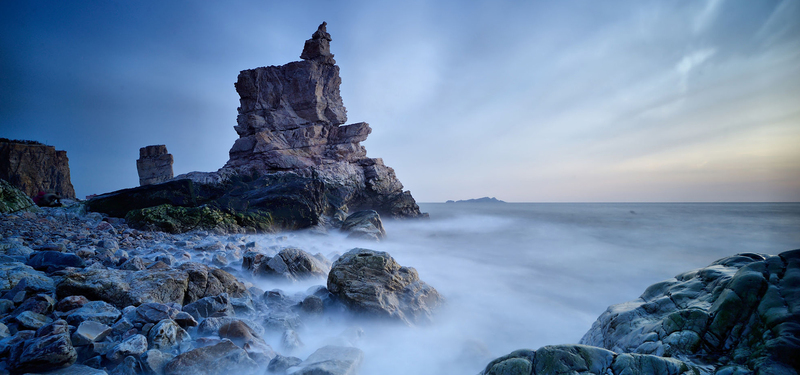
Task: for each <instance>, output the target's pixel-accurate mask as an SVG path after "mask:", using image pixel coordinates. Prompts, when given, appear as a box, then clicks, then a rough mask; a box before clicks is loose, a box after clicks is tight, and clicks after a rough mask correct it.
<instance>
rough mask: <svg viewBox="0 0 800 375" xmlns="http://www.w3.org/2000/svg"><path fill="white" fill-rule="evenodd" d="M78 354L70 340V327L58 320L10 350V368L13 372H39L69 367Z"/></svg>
mask: <svg viewBox="0 0 800 375" xmlns="http://www.w3.org/2000/svg"><path fill="white" fill-rule="evenodd" d="M77 358H78V354H77V352H76V351H75V348H74V347H73V346H72V342H71V341H70V338H69V325H67V322H65V321H63V320H57V321H55V322H52V323H50V324H48V325H45V326H43V327H41V328H39V330H37V331H36V335H35V336H34V337H32V338H30V339H27V340H25V341H22V342H19V343H17V344H16V345H14V346H13V347H12V348H11V349H10V353H9V358H8V366H9V368H10V369H11V371H12V372H15V373H25V372H39V371H47V370H53V369H58V368H61V367H67V366H70V365H72V364H73V363H75V361H76V360H77Z"/></svg>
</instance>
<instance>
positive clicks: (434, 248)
mask: <svg viewBox="0 0 800 375" xmlns="http://www.w3.org/2000/svg"><path fill="white" fill-rule="evenodd" d="M420 207H421V209H422V210H423V211H424V212H428V213H430V216H431V217H430V219H429V220H400V221H392V220H385V221H384V225H385V227H386V231H387V234H388V238H387V239H386V240H384V241H382V242H380V243H376V242H364V241H355V240H349V239H346V238H345V237H344V235H341V234H339V233H331V234H329V235H327V236H320V235H318V234H317V235H314V234H308V233H302V232H299V233H289V234H279V235H265V236H259V237H257V241H259V242H260V243H261V245H262V246H263V247H264V248H270V247H271V248H279V247H286V246H296V247H299V248H302V249H304V250H306V251H309V252H311V253H317V252H321V253H322V254H324V255H326V256H329V257H330V256H333V254H336V253H339V254H341V253H343V252H345V251H347V250H349V249H351V248H354V247H366V248H370V249H374V250H380V251H387V252H389V253H390V254H391V255H392V256H393V257H394V258H395V259H396V260H397V261H398V262H399V263H400V264H401V265H403V266H409V267H414V268H416V269H417V271H418V272H419V275H420V278H421V279H422V280H424V281H425V282H427V283H428V284H430V285H432V286H433V287H435V288H436V289H437V290H438V291H439V292H440V293H441V294H442V295H443V296H444V297H445V298H446V299H447V304H446V306H445V307H443V308H441V309H440V310H438V312H437V314H436V316H435V321H434V322H433V323H432V324H430V325H425V326H418V327H406V326H402V325H397V324H376V323H370V322H365V321H362V320H354V319H350V318H347V317H342V318H337V317H336V316H333V317H332V318H331V317H329V318H326V319H323V320H320V321H316V322H309V323H308V324H307V325H306V326H305V327H304V328H303V329H302V330H301V331H300V332H299V333H300V336H301V339H302V340H303V341H304V342H305V344H306V346H305V347H304V348H303V349H301V350H299V351H298V352H295V353H292V355H295V356H297V357H300V358H305V357H306V356H307V355H309V354H310V353H311V352H313V351H314V350H316V349H317V348H319V347H321V346H323V345H325V344H326V343H331V342H335V340H336V339H335V337H336V336H337V335H339V334H340V333H341V332H342V331H345V330H346V329H347V328H348V327H351V326H353V325H357V326H360V327H361V328H362V329H363V332H364V334H363V337H361V339H360V340H359V341H358V342H357V345H356V346H358V347H359V348H361V349H362V350H363V351H364V353H365V360H364V364H363V366H362V368H361V372H360V373H361V374H362V375H374V374H475V373H477V372H478V371H480V370H481V369H482V368H483V366H485V365H486V363H487V362H488V361H489V360H491V359H493V358H495V357H498V356H501V355H504V354H507V353H509V352H511V351H513V350H516V349H521V348H528V349H537V348H539V347H541V346H544V345H551V344H569V343H577V342H578V341H579V340H580V338H581V337H582V336H583V334H584V333H585V332H586V331H587V330H588V329H589V328H590V326H591V324H592V323H593V322H594V320H595V319H596V318H597V317H598V316H599V315H600V314H601V313H602V312H603V311H604V310H605V309H606V308H607V307H608V306H609V305H611V304H616V303H621V302H625V301H629V300H633V299H635V298H637V297H638V296H639V295H640V294H641V293H642V292H643V291H644V290H645V288H647V286H649V285H651V284H653V283H656V282H658V281H661V280H664V279H667V278H670V277H672V276H674V275H676V274H678V273H681V272H684V271H688V270H691V269H695V268H700V267H704V266H707V265H708V264H710V263H711V262H713V261H715V260H717V259H719V258H722V257H726V256H730V255H733V254H736V253H740V252H757V253H768V254H777V253H780V252H783V251H786V250H791V249H796V248H800V231H799V230H798V229H800V204H798V203H777V204H768V203H724V204H716V203H715V204H711V203H689V204H674V203H669V204H633V203H631V204H617V203H614V204H564V203H552V204H528V203H506V204H502V203H501V204H468V203H458V204H452V203H451V204H445V203H436V204H420ZM324 284H325V280H309V281H306V282H303V283H296V284H275V283H273V282H266V281H265V282H263V283H261V284H260V285H259V286H260V287H261V288H262V289H264V290H270V289H274V288H280V289H282V290H284V291H286V292H288V293H289V294H291V293H295V292H304V291H305V290H306V289H308V288H309V287H311V286H313V285H324ZM270 343H271V344H272V345H273V346H277V345H279V338H272V340H271V342H270Z"/></svg>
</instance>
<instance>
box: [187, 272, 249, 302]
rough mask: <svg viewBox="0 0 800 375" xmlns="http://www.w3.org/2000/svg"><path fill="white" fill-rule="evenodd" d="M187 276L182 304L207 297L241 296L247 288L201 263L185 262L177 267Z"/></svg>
mask: <svg viewBox="0 0 800 375" xmlns="http://www.w3.org/2000/svg"><path fill="white" fill-rule="evenodd" d="M178 269H179V270H181V271H183V272H186V273H187V275H188V276H189V281H188V286H187V289H186V298H185V300H184V304H187V303H192V302H194V301H197V300H199V299H200V298H203V297H207V296H217V295H220V294H222V293H228V295H229V296H231V297H236V298H238V297H241V296H243V295H244V294H245V293H246V291H247V288H245V286H244V284H242V283H241V282H240V281H239V280H237V279H236V277H234V276H233V275H231V274H230V273H229V272H227V271H225V270H222V269H219V268H216V267H209V266H206V265H204V264H201V263H196V262H186V263H184V264H181V265H180V267H178Z"/></svg>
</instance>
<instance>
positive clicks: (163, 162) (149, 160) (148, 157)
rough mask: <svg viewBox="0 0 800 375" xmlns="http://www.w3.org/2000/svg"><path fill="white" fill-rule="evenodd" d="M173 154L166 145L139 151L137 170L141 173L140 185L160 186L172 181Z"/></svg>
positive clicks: (143, 148) (144, 148)
mask: <svg viewBox="0 0 800 375" xmlns="http://www.w3.org/2000/svg"><path fill="white" fill-rule="evenodd" d="M172 161H173V160H172V154H170V153H168V152H167V146H166V145H153V146H147V147H142V148H140V149H139V160H136V170H137V171H138V172H139V185H141V186H144V185H152V184H160V183H162V182H166V181H169V180H171V179H172V177H173V174H172Z"/></svg>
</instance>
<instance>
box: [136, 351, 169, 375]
mask: <svg viewBox="0 0 800 375" xmlns="http://www.w3.org/2000/svg"><path fill="white" fill-rule="evenodd" d="M173 358H175V355H173V354H170V353H164V352H162V351H160V350H157V349H150V350H148V351H146V352H144V354H142V368H143V369H144V371H145V372H146V373H148V374H154V375H164V367H166V365H167V363H168V362H169V361H171V360H172V359H173Z"/></svg>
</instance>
